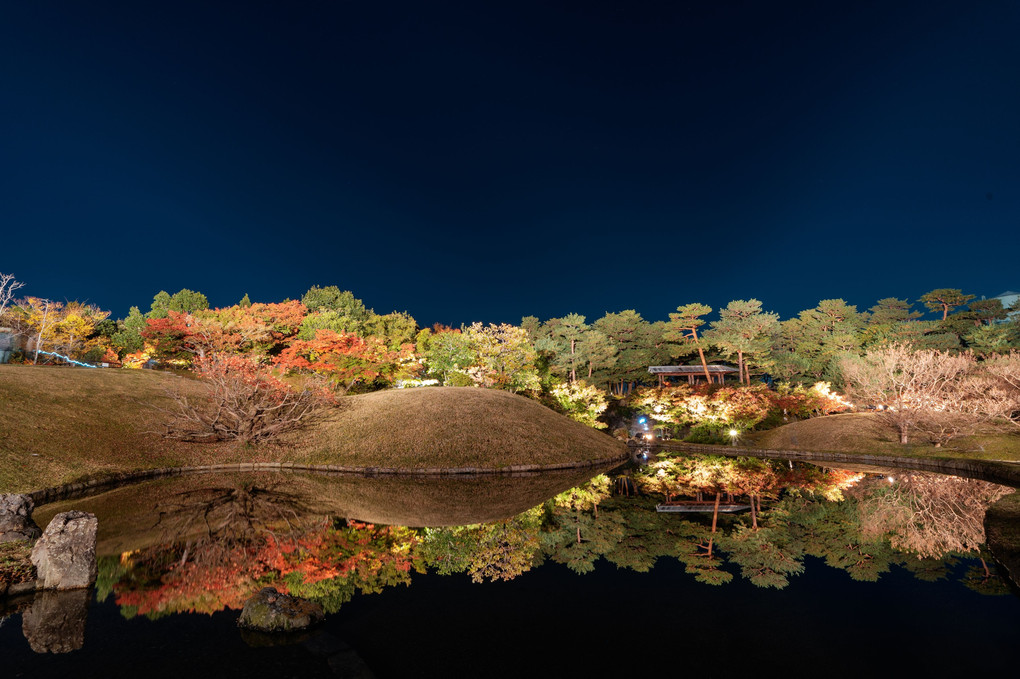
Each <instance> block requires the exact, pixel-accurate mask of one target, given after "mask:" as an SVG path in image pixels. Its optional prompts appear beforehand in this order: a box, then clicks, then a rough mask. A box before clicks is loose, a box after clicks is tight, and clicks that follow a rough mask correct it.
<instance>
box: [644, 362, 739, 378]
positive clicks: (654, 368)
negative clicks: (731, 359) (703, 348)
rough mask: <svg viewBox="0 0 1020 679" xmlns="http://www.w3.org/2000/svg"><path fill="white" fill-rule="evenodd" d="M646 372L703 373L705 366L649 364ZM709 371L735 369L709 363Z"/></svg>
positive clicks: (721, 371) (735, 370) (730, 371)
mask: <svg viewBox="0 0 1020 679" xmlns="http://www.w3.org/2000/svg"><path fill="white" fill-rule="evenodd" d="M648 372H650V373H652V374H653V375H704V374H705V368H703V367H702V366H700V365H650V366H648ZM708 372H709V373H715V374H717V375H718V374H719V373H735V372H737V369H736V368H734V367H732V366H728V365H719V364H717V363H711V364H709V366H708Z"/></svg>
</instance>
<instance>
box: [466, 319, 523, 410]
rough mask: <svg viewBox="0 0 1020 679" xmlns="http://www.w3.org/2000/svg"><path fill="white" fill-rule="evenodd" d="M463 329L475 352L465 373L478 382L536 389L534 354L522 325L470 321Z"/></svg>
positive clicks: (499, 386) (495, 385) (506, 387)
mask: <svg viewBox="0 0 1020 679" xmlns="http://www.w3.org/2000/svg"><path fill="white" fill-rule="evenodd" d="M463 332H464V335H465V336H466V337H467V338H468V341H469V342H470V346H471V349H472V351H473V352H474V353H475V354H476V356H477V362H476V364H475V365H474V366H472V367H471V368H469V369H468V373H469V374H470V375H471V377H472V379H473V380H474V381H475V383H476V384H477V385H478V386H483V387H495V388H497V389H506V390H507V391H511V392H514V393H518V392H521V391H535V390H537V389H538V387H539V380H538V370H537V368H536V365H535V362H536V360H537V358H538V354H537V353H536V352H535V348H534V347H533V346H532V345H531V341H530V340H529V339H528V333H527V331H525V330H524V328H521V327H518V326H514V325H509V324H507V323H503V324H500V325H495V324H493V323H490V324H489V325H488V326H483V325H482V324H481V323H474V324H472V325H470V326H468V327H466V328H464V331H463Z"/></svg>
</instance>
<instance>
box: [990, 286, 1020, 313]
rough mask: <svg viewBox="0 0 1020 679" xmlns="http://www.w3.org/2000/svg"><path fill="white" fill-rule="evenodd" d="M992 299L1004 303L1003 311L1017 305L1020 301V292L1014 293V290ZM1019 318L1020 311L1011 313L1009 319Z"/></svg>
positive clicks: (1001, 293)
mask: <svg viewBox="0 0 1020 679" xmlns="http://www.w3.org/2000/svg"><path fill="white" fill-rule="evenodd" d="M992 299H997V300H999V301H1000V302H1002V308H1003V309H1009V307H1011V306H1012V305H1014V304H1016V302H1017V300H1020V292H1013V291H1012V290H1007V291H1006V292H1000V293H999V294H998V295H996V296H995V297H992ZM1017 316H1020V310H1018V311H1013V312H1010V314H1009V318H1011V319H1012V318H1017Z"/></svg>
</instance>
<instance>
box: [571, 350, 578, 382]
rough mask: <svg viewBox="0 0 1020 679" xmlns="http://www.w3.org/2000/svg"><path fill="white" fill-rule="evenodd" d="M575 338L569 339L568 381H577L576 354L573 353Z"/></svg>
mask: <svg viewBox="0 0 1020 679" xmlns="http://www.w3.org/2000/svg"><path fill="white" fill-rule="evenodd" d="M576 343H577V340H570V383H571V384H573V383H574V382H576V381H577V356H576V355H575V353H574V345H575V344H576Z"/></svg>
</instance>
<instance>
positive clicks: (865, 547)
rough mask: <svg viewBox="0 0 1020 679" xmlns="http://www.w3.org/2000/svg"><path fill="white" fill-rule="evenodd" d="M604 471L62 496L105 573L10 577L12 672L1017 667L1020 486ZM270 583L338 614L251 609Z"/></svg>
mask: <svg viewBox="0 0 1020 679" xmlns="http://www.w3.org/2000/svg"><path fill="white" fill-rule="evenodd" d="M597 471H598V470H594V471H592V470H588V471H573V472H556V473H545V474H540V475H534V476H522V477H509V476H504V477H484V478H462V479H434V478H428V479H426V478H395V477H374V478H373V477H356V476H340V475H314V474H300V473H268V472H266V473H235V474H193V475H188V476H181V477H176V478H166V479H161V480H157V481H150V482H146V483H141V484H136V485H132V486H126V487H123V488H119V489H115V490H111V491H108V492H105V493H102V494H100V495H95V496H92V497H84V498H78V499H75V500H68V501H65V502H61V503H55V504H49V505H44V506H43V507H40V508H38V509H37V510H36V520H37V522H38V523H39V524H40V525H45V523H46V522H47V521H48V520H49V518H50V517H52V516H53V515H54V514H55V513H57V512H59V511H66V510H67V509H71V508H75V509H82V510H85V511H90V512H93V513H95V514H96V515H97V516H98V517H99V526H100V531H99V545H98V552H99V580H98V582H97V585H96V587H95V589H94V590H89V591H82V592H72V593H60V594H57V593H47V594H39V595H36V596H35V597H23V598H21V599H13V600H10V601H8V602H7V604H6V609H4V610H3V612H2V613H0V615H2V616H3V621H2V624H0V657H2V663H3V664H2V666H3V668H4V675H3V676H5V677H8V676H10V677H22V676H24V677H58V676H60V677H64V676H69V675H74V676H96V677H111V676H121V675H128V674H130V675H131V676H143V677H150V676H151V677H159V676H168V677H169V676H173V677H181V676H188V675H201V676H204V675H210V676H221V677H233V676H238V677H241V676H244V677H251V676H274V677H320V676H321V677H328V676H349V677H356V676H360V677H368V676H375V677H380V678H383V677H398V676H400V677H407V676H413V677H477V676H486V677H495V676H499V677H503V676H506V677H510V676H514V677H519V676H546V675H562V676H581V675H585V676H610V675H614V676H615V675H620V674H622V673H627V674H637V675H641V676H643V675H649V674H652V673H653V672H655V673H658V672H661V671H668V672H670V673H677V672H682V673H685V674H686V673H691V674H717V673H720V672H726V673H733V674H737V673H745V672H754V673H763V672H765V673H775V672H776V671H777V670H778V671H781V672H782V673H783V674H790V675H802V674H806V673H808V672H811V673H816V674H824V675H834V676H851V675H854V676H859V675H861V674H863V673H872V672H876V671H881V672H883V673H885V672H886V671H889V672H891V671H896V670H901V671H904V670H905V671H910V672H912V673H930V674H933V675H936V676H946V675H949V674H956V673H963V672H967V673H968V674H973V673H980V672H996V671H997V672H1002V671H1010V672H1011V673H1012V671H1014V668H1015V666H1016V652H1015V644H1016V639H1017V638H1020V597H1018V596H1017V595H1016V589H1015V587H1013V586H1012V585H1011V584H1010V583H1009V582H1008V580H1006V579H1004V578H1003V577H1002V576H1001V575H1000V573H999V567H998V566H997V565H996V563H995V561H994V559H992V557H991V556H990V554H989V552H988V550H987V547H986V545H985V544H984V529H983V525H982V521H983V518H984V511H985V509H986V508H987V507H988V506H989V505H990V504H991V503H992V502H994V501H995V500H997V499H998V498H1000V497H1003V496H1004V495H1006V494H1008V493H1011V492H1012V490H1013V489H1012V488H1008V487H1006V486H1001V485H997V484H994V483H990V482H988V481H983V480H977V479H965V478H959V477H951V476H942V475H936V474H931V473H925V472H909V471H897V470H881V469H875V468H867V469H865V468H861V469H857V470H847V469H835V468H823V467H819V466H816V465H814V464H810V463H805V462H788V461H779V460H768V461H765V460H756V459H753V458H733V459H731V458H718V457H705V456H685V457H664V458H661V459H657V460H656V459H654V458H653V459H652V461H651V463H650V464H648V465H647V466H643V467H630V468H626V469H623V468H621V469H615V470H604V471H603V473H600V474H598V475H596V476H594V478H592V475H593V474H595V473H596V472H597ZM717 499H718V503H719V505H720V509H721V510H725V509H727V508H728V507H727V505H732V506H731V507H729V508H730V509H735V510H736V511H733V512H725V511H715V509H716V500H717ZM657 506H658V509H659V510H660V511H657ZM663 510H683V511H663ZM266 585H272V586H275V587H277V588H278V589H280V590H287V591H289V592H291V593H292V594H295V595H298V596H303V597H307V598H311V599H314V600H315V601H317V602H319V603H321V604H322V605H323V607H324V608H325V610H326V612H327V617H326V620H325V622H324V623H323V624H322V625H320V626H319V627H317V628H315V629H314V630H312V631H310V632H308V633H306V634H304V635H303V636H297V637H286V638H282V639H281V638H274V637H266V636H260V635H254V634H250V633H242V632H241V631H240V630H238V628H237V625H236V622H237V617H238V614H239V609H240V608H241V606H243V603H244V601H245V599H246V598H247V597H249V596H250V595H251V594H252V593H254V592H255V591H257V590H258V589H259V588H260V587H262V586H266Z"/></svg>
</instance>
